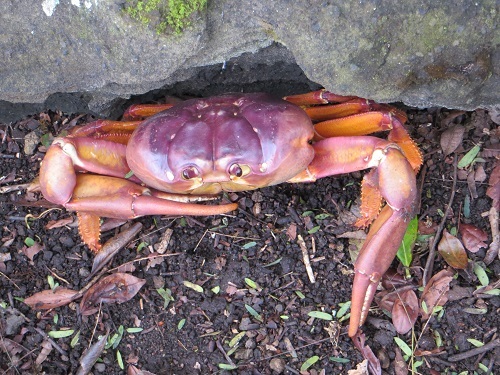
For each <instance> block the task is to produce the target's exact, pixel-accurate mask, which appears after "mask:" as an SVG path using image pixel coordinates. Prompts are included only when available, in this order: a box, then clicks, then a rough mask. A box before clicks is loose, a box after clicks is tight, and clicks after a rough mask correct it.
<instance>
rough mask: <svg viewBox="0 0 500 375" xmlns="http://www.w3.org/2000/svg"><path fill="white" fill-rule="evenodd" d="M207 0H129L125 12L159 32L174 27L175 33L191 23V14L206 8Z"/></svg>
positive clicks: (178, 32)
mask: <svg viewBox="0 0 500 375" xmlns="http://www.w3.org/2000/svg"><path fill="white" fill-rule="evenodd" d="M206 5H207V0H127V1H126V4H125V13H126V14H128V15H129V16H130V17H131V18H133V19H134V20H136V21H138V22H140V23H141V24H143V25H144V26H153V27H154V29H155V30H156V32H157V33H158V34H162V33H165V32H166V31H167V30H168V29H172V30H173V32H174V34H181V33H182V31H183V30H184V29H185V28H186V27H188V26H190V25H191V15H192V14H193V13H195V12H197V11H202V10H203V9H205V8H206Z"/></svg>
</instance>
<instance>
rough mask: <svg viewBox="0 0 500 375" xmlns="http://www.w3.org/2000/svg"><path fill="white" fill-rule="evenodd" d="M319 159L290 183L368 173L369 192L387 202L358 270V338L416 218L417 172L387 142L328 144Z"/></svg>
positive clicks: (319, 146)
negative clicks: (389, 269)
mask: <svg viewBox="0 0 500 375" xmlns="http://www.w3.org/2000/svg"><path fill="white" fill-rule="evenodd" d="M313 147H314V149H315V153H316V154H315V157H314V160H313V161H312V163H311V164H310V166H309V168H308V169H307V170H306V171H305V172H302V173H301V174H299V175H297V176H296V177H294V178H293V179H292V180H290V181H289V182H307V181H315V180H316V179H317V178H321V177H325V176H331V175H335V174H340V173H349V172H354V171H357V170H361V169H366V168H374V169H373V170H372V171H371V172H370V174H369V175H370V177H369V179H370V184H371V185H372V187H371V189H373V190H375V191H376V193H377V194H379V195H380V196H381V197H383V198H384V199H385V201H386V202H387V205H386V207H385V208H384V209H383V210H382V212H381V213H380V215H379V216H378V217H377V219H376V220H375V221H374V223H373V225H372V227H371V229H370V231H369V233H368V238H367V240H366V242H365V243H364V245H363V247H362V248H361V250H360V253H359V256H358V259H357V260H356V262H355V264H354V269H355V276H354V286H353V292H352V305H351V320H350V325H349V336H351V337H352V336H354V335H355V334H356V332H357V330H358V327H359V326H361V325H362V324H363V323H364V321H365V319H366V315H367V312H368V309H369V308H370V304H371V302H372V300H373V296H374V294H375V290H376V287H377V285H378V282H379V281H380V278H381V277H382V275H383V274H384V273H385V272H386V271H387V269H388V268H389V266H390V264H391V262H392V260H393V259H394V257H395V255H396V252H397V250H398V247H399V244H400V243H401V240H402V239H403V236H404V233H405V231H406V227H407V222H408V221H409V219H411V217H412V216H413V212H414V210H415V206H416V200H417V188H416V178H415V173H414V171H413V168H412V167H411V165H410V163H409V162H408V161H407V159H406V157H405V156H404V155H403V153H402V152H401V150H400V148H399V147H398V145H396V144H395V143H392V142H388V141H385V140H383V139H379V138H375V137H370V136H364V137H337V138H328V139H325V140H322V141H319V142H317V143H316V144H314V145H313Z"/></svg>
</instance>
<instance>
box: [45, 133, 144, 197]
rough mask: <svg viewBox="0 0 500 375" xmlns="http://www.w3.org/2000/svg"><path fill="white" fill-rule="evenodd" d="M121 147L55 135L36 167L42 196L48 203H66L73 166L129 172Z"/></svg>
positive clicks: (110, 172) (71, 186) (72, 184)
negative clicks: (38, 170) (37, 167)
mask: <svg viewBox="0 0 500 375" xmlns="http://www.w3.org/2000/svg"><path fill="white" fill-rule="evenodd" d="M125 148H126V146H125V145H122V144H119V143H114V142H110V141H107V140H102V139H92V138H87V137H82V138H69V137H68V138H56V139H55V140H54V142H53V143H52V145H51V146H50V147H49V149H48V150H47V154H46V155H45V158H44V159H43V162H42V165H41V167H40V185H41V189H42V194H43V196H44V197H45V199H47V200H48V201H50V202H52V203H57V204H65V203H66V202H68V201H69V199H70V198H71V196H72V194H73V189H74V187H75V185H76V172H75V168H76V169H78V170H80V171H86V172H93V173H100V174H106V175H110V176H115V177H122V178H123V177H125V175H126V174H127V173H128V172H129V171H130V168H129V167H128V165H127V161H126V159H125ZM132 180H134V179H132ZM135 181H136V182H137V181H138V180H135Z"/></svg>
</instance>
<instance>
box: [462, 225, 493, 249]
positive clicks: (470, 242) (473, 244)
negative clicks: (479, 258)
mask: <svg viewBox="0 0 500 375" xmlns="http://www.w3.org/2000/svg"><path fill="white" fill-rule="evenodd" d="M459 231H460V234H461V236H462V242H463V243H464V245H465V248H466V249H467V250H469V251H470V252H472V253H476V252H478V251H479V250H480V249H481V248H482V247H484V248H487V247H488V245H487V244H485V243H484V241H486V240H487V239H488V235H487V234H486V232H485V231H483V230H481V229H479V228H478V227H476V226H474V225H470V224H460V228H459Z"/></svg>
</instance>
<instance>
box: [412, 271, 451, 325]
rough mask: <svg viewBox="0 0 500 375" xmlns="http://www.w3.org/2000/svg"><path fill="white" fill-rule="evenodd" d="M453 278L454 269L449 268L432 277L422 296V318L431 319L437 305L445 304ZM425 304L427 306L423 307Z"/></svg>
mask: <svg viewBox="0 0 500 375" xmlns="http://www.w3.org/2000/svg"><path fill="white" fill-rule="evenodd" d="M451 280H453V271H451V270H449V269H445V270H441V271H439V272H438V273H437V274H435V275H434V276H432V277H431V279H430V280H429V282H428V283H427V285H426V286H425V288H424V291H423V292H422V297H421V298H420V300H421V301H422V303H421V306H420V314H421V315H422V320H427V319H429V318H430V317H431V315H432V312H433V310H434V308H435V307H436V306H444V305H445V303H446V302H447V301H448V291H449V290H450V283H451ZM424 304H425V308H422V305H424Z"/></svg>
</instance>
